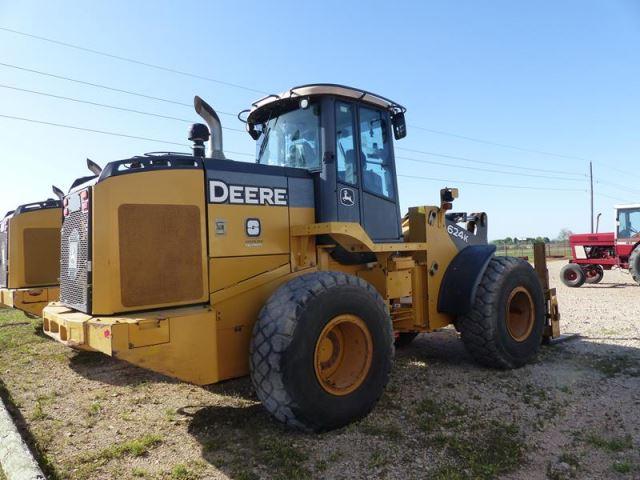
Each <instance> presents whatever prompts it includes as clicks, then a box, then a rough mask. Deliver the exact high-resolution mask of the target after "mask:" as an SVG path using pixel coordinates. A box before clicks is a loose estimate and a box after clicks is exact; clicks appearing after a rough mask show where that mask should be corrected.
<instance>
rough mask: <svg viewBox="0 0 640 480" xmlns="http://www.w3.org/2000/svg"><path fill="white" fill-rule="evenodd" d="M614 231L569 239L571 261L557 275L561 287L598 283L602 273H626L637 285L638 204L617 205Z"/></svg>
mask: <svg viewBox="0 0 640 480" xmlns="http://www.w3.org/2000/svg"><path fill="white" fill-rule="evenodd" d="M615 208H616V226H617V227H616V231H615V232H611V233H581V234H577V235H571V236H570V237H569V243H570V244H571V255H572V258H571V260H569V263H568V264H567V265H565V266H564V267H563V268H562V270H561V271H560V278H561V279H562V283H564V284H565V285H567V286H568V287H580V286H582V285H583V284H584V283H585V282H586V283H599V282H600V281H601V280H602V277H603V276H604V271H605V270H611V269H612V268H614V267H618V268H623V269H627V270H629V273H630V274H631V276H632V277H633V279H634V280H635V281H636V282H637V283H639V284H640V204H638V205H616V207H615Z"/></svg>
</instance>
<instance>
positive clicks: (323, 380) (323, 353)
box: [314, 314, 373, 395]
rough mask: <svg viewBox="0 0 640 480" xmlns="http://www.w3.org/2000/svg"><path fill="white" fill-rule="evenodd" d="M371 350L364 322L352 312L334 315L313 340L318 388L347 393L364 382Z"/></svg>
mask: <svg viewBox="0 0 640 480" xmlns="http://www.w3.org/2000/svg"><path fill="white" fill-rule="evenodd" d="M372 353H373V342H372V340H371V333H370V332H369V329H368V328H367V325H366V324H365V323H364V321H362V319H361V318H359V317H357V316H355V315H348V314H344V315H338V316H337V317H334V318H333V319H331V321H330V322H329V323H327V325H326V326H325V327H324V328H323V329H322V332H321V333H320V336H319V337H318V340H317V342H316V349H315V353H314V367H315V371H316V378H317V379H318V382H319V383H320V385H321V386H322V388H323V389H324V390H325V391H326V392H328V393H330V394H332V395H348V394H349V393H351V392H353V391H355V390H356V389H357V388H358V387H360V385H362V383H363V382H364V380H365V378H366V377H367V374H368V373H369V369H370V368H371V359H372V356H373V355H372Z"/></svg>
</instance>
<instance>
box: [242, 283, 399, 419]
mask: <svg viewBox="0 0 640 480" xmlns="http://www.w3.org/2000/svg"><path fill="white" fill-rule="evenodd" d="M393 353H394V348H393V331H392V325H391V318H390V316H389V312H388V309H387V305H386V303H385V301H384V300H383V299H382V297H381V296H380V294H379V293H378V292H377V291H376V289H375V288H374V287H373V286H372V285H370V284H369V283H367V282H365V281H364V280H362V279H361V278H358V277H355V276H353V275H347V274H344V273H339V272H314V273H308V274H306V275H301V276H300V277H297V278H295V279H293V280H291V281H289V282H287V283H286V284H284V285H283V286H281V287H280V288H279V289H278V290H276V292H275V293H274V294H273V295H272V296H271V298H269V300H268V301H267V303H266V304H265V305H264V307H263V308H262V310H261V311H260V315H259V318H258V321H257V322H256V324H255V326H254V329H253V337H252V339H251V347H250V369H251V380H252V382H253V385H254V387H255V389H256V393H257V395H258V398H259V399H260V400H261V401H262V404H263V405H264V407H265V408H266V409H267V410H268V411H269V413H270V414H271V415H273V416H274V417H275V418H276V419H278V420H280V421H281V422H283V423H285V424H286V425H288V426H291V427H294V428H298V429H301V430H306V431H323V430H330V429H333V428H338V427H341V426H343V425H346V424H348V423H350V422H352V421H354V420H357V419H359V418H362V417H363V416H365V415H366V414H367V413H369V411H370V410H371V409H372V408H373V406H374V405H375V403H376V402H377V401H378V399H379V398H380V395H382V392H383V390H384V388H385V386H386V384H387V382H388V380H389V372H390V370H391V364H392V361H393Z"/></svg>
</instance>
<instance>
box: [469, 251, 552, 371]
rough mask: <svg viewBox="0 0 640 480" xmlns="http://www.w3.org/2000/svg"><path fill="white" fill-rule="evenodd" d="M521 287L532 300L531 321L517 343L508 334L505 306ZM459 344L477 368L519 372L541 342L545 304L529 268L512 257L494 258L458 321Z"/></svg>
mask: <svg viewBox="0 0 640 480" xmlns="http://www.w3.org/2000/svg"><path fill="white" fill-rule="evenodd" d="M517 287H523V288H525V289H526V290H527V292H528V293H529V295H530V296H531V300H532V303H533V307H534V320H533V325H532V328H531V331H530V333H529V334H528V336H527V337H526V338H525V339H524V340H522V341H520V342H518V341H516V340H514V339H513V338H512V337H511V335H510V334H509V331H508V330H507V322H506V316H507V311H506V305H507V302H508V299H509V295H510V294H511V292H512V291H513V290H514V289H515V288H517ZM458 323H459V325H460V330H461V336H462V341H463V342H464V345H465V347H466V349H467V351H468V352H469V353H470V354H471V356H472V357H473V358H474V359H475V360H476V361H477V362H478V363H480V364H482V365H486V366H488V367H493V368H502V369H507V368H518V367H521V366H522V365H524V364H526V363H527V362H529V361H530V360H531V359H532V358H533V357H534V356H535V355H536V354H537V353H538V350H539V348H540V344H541V342H542V332H543V330H544V325H545V303H544V292H543V291H542V285H541V283H540V280H539V279H538V277H537V275H536V273H535V271H534V270H533V268H532V267H531V265H530V264H529V263H528V262H526V261H525V260H521V259H518V258H513V257H494V258H492V259H491V261H490V262H489V265H488V266H487V269H486V270H485V272H484V275H483V277H482V280H481V281H480V285H478V290H477V293H476V298H475V301H474V304H473V306H472V307H471V311H470V312H469V313H467V314H466V315H462V316H460V317H458Z"/></svg>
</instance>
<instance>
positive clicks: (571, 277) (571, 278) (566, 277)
mask: <svg viewBox="0 0 640 480" xmlns="http://www.w3.org/2000/svg"><path fill="white" fill-rule="evenodd" d="M560 280H562V283H564V284H565V285H566V286H567V287H571V288H578V287H581V286H582V285H583V284H584V282H585V280H586V275H585V274H584V271H583V270H582V268H580V265H577V264H575V263H568V264H566V265H565V266H564V267H562V270H560Z"/></svg>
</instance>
